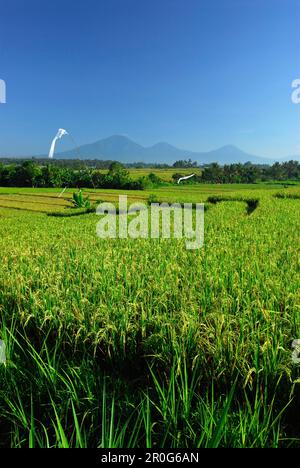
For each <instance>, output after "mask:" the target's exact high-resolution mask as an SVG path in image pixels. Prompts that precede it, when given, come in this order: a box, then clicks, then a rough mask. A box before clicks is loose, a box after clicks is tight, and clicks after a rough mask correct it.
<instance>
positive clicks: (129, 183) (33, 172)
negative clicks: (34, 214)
mask: <svg viewBox="0 0 300 468" xmlns="http://www.w3.org/2000/svg"><path fill="white" fill-rule="evenodd" d="M161 183H162V181H161V179H160V178H159V177H157V176H156V175H155V174H151V173H150V174H149V175H147V176H143V177H140V178H139V179H137V180H133V179H132V178H131V177H130V174H129V171H128V170H127V169H126V168H125V167H124V166H123V165H122V164H121V163H118V162H112V163H111V164H110V165H109V168H108V172H107V173H103V172H101V171H100V170H98V169H94V168H93V169H91V168H88V167H80V168H78V169H74V168H72V167H64V166H60V165H54V164H46V165H39V164H37V163H36V162H34V161H32V160H29V161H24V162H23V163H21V164H10V165H5V164H3V163H0V186H1V187H45V188H46V187H49V188H51V187H65V186H68V187H78V188H121V189H127V190H144V189H147V188H151V187H154V186H157V185H159V184H161Z"/></svg>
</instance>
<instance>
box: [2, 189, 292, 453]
mask: <svg viewBox="0 0 300 468" xmlns="http://www.w3.org/2000/svg"><path fill="white" fill-rule="evenodd" d="M14 190H15V191H13V190H11V189H8V190H6V189H1V190H0V192H1V194H0V197H1V198H2V197H7V198H8V199H10V200H12V202H11V203H13V202H14V203H15V202H16V206H18V207H19V208H21V209H19V210H15V209H11V208H10V207H8V208H0V234H1V235H0V249H1V269H0V308H1V316H0V338H1V339H3V340H4V341H5V343H6V346H7V363H6V365H5V366H4V365H0V414H1V419H0V446H1V447H99V448H101V447H157V448H159V447H166V448H176V447H180V448H181V447H184V448H185V447H281V446H297V447H298V446H300V425H299V421H298V412H297V411H298V410H297V408H298V406H299V397H300V394H299V383H298V382H299V378H300V375H299V368H298V367H297V366H295V365H293V363H292V360H291V354H292V349H291V342H292V340H293V339H295V338H299V335H300V307H299V304H300V301H299V299H300V291H299V284H300V264H299V255H298V245H299V228H300V218H299V209H300V208H299V201H298V200H297V199H293V198H289V197H286V199H284V200H283V199H281V198H275V197H274V195H275V194H276V193H278V185H277V186H275V187H274V186H271V185H269V186H268V187H266V186H264V185H261V186H257V187H256V186H255V187H249V186H242V187H236V186H225V187H222V186H221V187H220V186H215V188H214V187H213V186H205V187H203V186H201V187H199V186H189V187H187V186H182V187H170V189H169V191H168V190H167V188H163V189H158V190H156V191H155V190H154V191H151V192H149V193H145V192H140V193H130V192H129V193H128V195H129V196H130V197H133V196H135V197H142V196H143V197H144V198H143V199H144V200H145V202H147V199H148V197H149V195H150V194H151V193H153V194H156V196H157V198H158V199H159V200H161V199H165V200H166V201H168V200H169V201H186V202H188V201H190V202H198V201H199V202H200V201H206V200H207V198H208V197H213V196H214V197H221V198H225V199H226V200H227V199H228V197H229V198H230V199H229V200H227V201H226V203H224V202H221V203H216V204H210V209H209V210H208V211H207V212H206V215H205V216H206V218H205V247H204V248H203V249H200V250H196V251H189V250H186V249H185V243H184V241H183V240H175V239H171V240H161V239H160V240H155V239H153V240H151V239H138V240H130V239H128V240H125V239H110V240H108V239H99V238H97V237H96V235H95V230H96V223H97V221H98V220H99V217H97V216H96V215H95V214H93V213H90V214H86V215H84V216H77V217H75V218H73V217H71V218H61V217H60V218H57V217H47V216H45V212H44V213H39V212H29V211H26V208H27V207H26V204H27V203H28V204H30V205H34V206H36V207H37V206H38V205H40V204H41V199H43V200H44V199H45V203H46V205H48V203H49V205H48V209H49V212H50V211H53V204H56V202H57V204H58V210H60V211H61V212H64V211H66V212H67V211H68V209H69V208H67V207H68V206H69V199H70V197H71V195H72V191H71V190H70V191H69V192H67V193H66V194H64V198H63V199H62V200H61V199H58V200H59V201H58V200H57V192H58V193H59V190H57V191H56V192H55V191H53V190H49V189H48V190H45V189H44V190H37V191H36V190H33V189H25V190H21V189H14ZM297 190H298V189H297V188H296V187H295V188H294V187H291V188H288V189H287V191H288V193H291V194H293V193H296V192H297ZM90 192H91V193H89V195H90V199H91V201H92V202H93V199H94V198H96V197H97V199H99V198H101V199H103V200H108V201H110V200H116V199H117V193H118V192H117V191H111V190H110V191H107V192H106V191H95V192H94V191H90ZM4 194H8V195H4ZM18 197H22V199H23V200H24V203H19V205H18V202H19V200H18ZM34 197H35V198H34ZM53 197H54V198H53ZM253 198H254V199H257V200H259V204H258V206H257V208H256V209H255V211H253V213H252V214H251V216H247V215H246V213H245V202H244V200H245V199H253ZM234 199H237V200H236V201H235V200H234ZM35 200H36V202H37V203H36V204H35ZM130 200H135V201H136V200H137V198H130ZM0 204H1V203H0ZM61 206H62V208H61ZM24 208H25V209H24Z"/></svg>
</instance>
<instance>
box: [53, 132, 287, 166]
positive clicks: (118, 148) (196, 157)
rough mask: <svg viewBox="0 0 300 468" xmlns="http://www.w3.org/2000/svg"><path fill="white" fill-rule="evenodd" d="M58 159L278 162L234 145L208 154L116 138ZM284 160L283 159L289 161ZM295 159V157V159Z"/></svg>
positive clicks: (78, 149)
mask: <svg viewBox="0 0 300 468" xmlns="http://www.w3.org/2000/svg"><path fill="white" fill-rule="evenodd" d="M56 158H59V159H73V158H75V159H78V158H80V159H103V160H106V159H108V160H117V161H120V162H123V163H134V162H144V163H155V164H163V163H166V164H173V163H174V162H175V161H178V160H179V159H189V158H190V159H192V160H193V161H197V163H198V164H209V163H212V162H217V163H219V164H231V163H246V162H252V163H254V164H273V163H274V162H275V159H269V158H264V157H260V156H254V155H252V154H248V153H246V152H244V151H242V150H241V149H239V148H237V147H236V146H233V145H227V146H223V147H221V148H218V149H216V150H213V151H208V152H202V153H201V152H193V151H188V150H183V149H179V148H176V147H175V146H172V145H170V144H168V143H164V142H161V143H157V144H155V145H153V146H150V147H144V146H142V145H139V144H138V143H136V142H134V141H132V140H130V139H129V138H127V137H126V136H122V135H113V136H110V137H108V138H104V139H102V140H99V141H96V142H95V143H90V144H87V145H82V146H80V147H79V148H75V149H74V150H71V151H65V152H62V153H57V154H56ZM289 159H291V158H284V159H282V160H280V161H281V162H282V161H283V160H289ZM294 159H295V157H294Z"/></svg>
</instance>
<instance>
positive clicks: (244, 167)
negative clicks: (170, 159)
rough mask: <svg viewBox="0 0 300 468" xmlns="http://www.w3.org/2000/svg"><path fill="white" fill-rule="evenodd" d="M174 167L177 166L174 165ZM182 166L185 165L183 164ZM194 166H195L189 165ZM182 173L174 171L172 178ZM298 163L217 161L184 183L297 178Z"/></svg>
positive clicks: (251, 182) (299, 177) (298, 171)
mask: <svg viewBox="0 0 300 468" xmlns="http://www.w3.org/2000/svg"><path fill="white" fill-rule="evenodd" d="M176 167H179V166H178V165H176ZM183 167H184V168H186V167H187V166H186V165H184V166H183ZM189 167H191V169H192V167H195V166H189ZM191 172H192V170H191ZM182 175H183V174H181V173H180V172H176V173H175V174H174V175H173V179H174V180H178V179H179V178H180V177H182ZM299 179H300V164H299V162H298V161H288V162H283V163H281V164H280V163H278V162H276V163H275V164H273V165H272V166H267V165H264V166H260V165H254V164H251V163H246V164H225V165H224V166H220V165H219V164H217V163H213V164H209V165H208V166H206V167H204V168H203V169H202V172H201V175H196V176H195V177H194V178H193V179H190V180H189V181H186V182H185V183H190V184H194V183H195V182H199V183H217V184H253V183H256V182H258V181H261V182H266V181H271V180H276V181H284V180H299Z"/></svg>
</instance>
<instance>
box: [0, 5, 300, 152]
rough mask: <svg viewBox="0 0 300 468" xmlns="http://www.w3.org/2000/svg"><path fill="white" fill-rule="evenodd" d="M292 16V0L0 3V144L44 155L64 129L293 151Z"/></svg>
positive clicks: (295, 8)
mask: <svg viewBox="0 0 300 468" xmlns="http://www.w3.org/2000/svg"><path fill="white" fill-rule="evenodd" d="M299 18H300V1H299V0H84V1H83V0H51V1H50V0H43V1H41V0H1V3H0V78H1V79H4V80H5V81H6V83H7V104H5V105H0V153H1V154H11V155H12V154H19V155H22V154H23V155H24V154H27V155H28V154H40V153H47V151H48V149H49V144H50V140H51V138H52V137H53V136H54V134H55V133H56V131H57V129H58V128H59V127H64V128H66V129H68V130H70V131H71V132H72V133H73V135H74V137H75V139H76V140H77V141H78V143H79V144H83V143H88V142H93V141H95V140H97V139H100V138H103V137H106V136H110V135H112V134H116V133H117V134H125V135H128V136H129V137H130V138H132V139H134V140H135V141H137V142H138V143H141V144H144V145H151V144H154V143H156V142H158V141H168V142H169V143H171V144H174V145H177V146H179V147H182V148H186V149H190V150H196V151H206V150H210V149H214V148H217V147H219V146H222V145H225V144H235V145H237V146H239V147H241V148H242V149H244V150H245V151H248V152H250V153H253V154H258V155H262V156H270V157H272V156H275V157H280V156H286V155H294V154H300V105H298V106H297V105H295V104H292V102H291V97H290V96H291V82H292V81H293V80H294V79H295V78H300V28H299ZM70 148H71V144H70V142H68V141H67V140H65V141H64V142H60V150H66V149H70Z"/></svg>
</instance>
